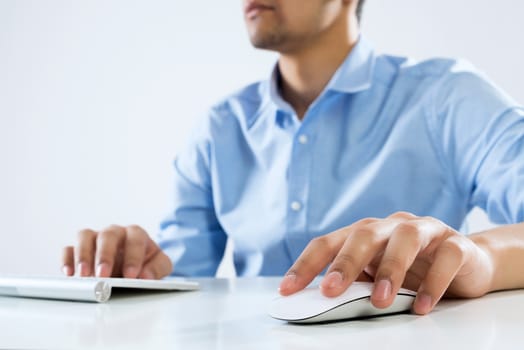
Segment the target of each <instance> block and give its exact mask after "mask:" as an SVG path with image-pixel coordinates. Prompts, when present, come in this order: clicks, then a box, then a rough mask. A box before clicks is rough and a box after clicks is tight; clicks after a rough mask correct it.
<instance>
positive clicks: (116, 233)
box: [62, 225, 173, 279]
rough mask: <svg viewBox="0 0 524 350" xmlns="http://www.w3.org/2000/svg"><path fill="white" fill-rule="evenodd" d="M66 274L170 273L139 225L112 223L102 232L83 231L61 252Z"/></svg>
mask: <svg viewBox="0 0 524 350" xmlns="http://www.w3.org/2000/svg"><path fill="white" fill-rule="evenodd" d="M63 254H64V255H63V268H62V269H63V271H64V274H66V275H67V276H73V275H75V272H76V275H77V276H82V277H86V276H97V277H125V278H144V279H160V278H162V277H164V276H167V275H169V274H170V273H171V271H172V269H173V264H172V263H171V260H170V259H169V257H168V256H167V255H166V254H164V253H163V252H162V250H161V249H160V247H159V246H158V245H157V244H156V243H155V242H154V241H153V240H152V239H151V238H150V237H149V235H148V234H147V232H146V231H144V229H142V228H141V227H139V226H136V225H131V226H127V227H122V226H116V225H112V226H110V227H108V228H107V229H105V230H102V231H98V232H97V231H93V230H90V229H86V230H82V231H80V232H79V234H78V243H77V246H76V247H73V246H68V247H65V248H64V253H63Z"/></svg>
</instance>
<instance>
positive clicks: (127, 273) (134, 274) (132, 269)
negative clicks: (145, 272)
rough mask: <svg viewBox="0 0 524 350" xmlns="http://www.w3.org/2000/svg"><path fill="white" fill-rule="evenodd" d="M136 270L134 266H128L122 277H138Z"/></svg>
mask: <svg viewBox="0 0 524 350" xmlns="http://www.w3.org/2000/svg"><path fill="white" fill-rule="evenodd" d="M138 272H139V271H138V269H137V268H136V267H134V266H128V267H126V269H125V270H124V277H126V278H137V276H138Z"/></svg>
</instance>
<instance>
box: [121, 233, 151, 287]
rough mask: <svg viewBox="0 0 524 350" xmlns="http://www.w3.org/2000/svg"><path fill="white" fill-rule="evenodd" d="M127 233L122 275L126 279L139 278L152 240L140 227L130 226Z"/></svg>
mask: <svg viewBox="0 0 524 350" xmlns="http://www.w3.org/2000/svg"><path fill="white" fill-rule="evenodd" d="M126 232H127V234H126V238H125V248H124V261H123V265H122V275H123V276H124V277H126V278H137V277H138V274H139V273H140V270H141V269H142V266H143V265H144V262H145V260H146V248H147V245H148V242H149V240H150V238H149V236H148V234H147V232H146V231H144V230H143V229H142V228H141V227H139V226H135V225H132V226H128V227H127V228H126Z"/></svg>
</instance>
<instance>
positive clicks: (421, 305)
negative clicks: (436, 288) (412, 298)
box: [416, 293, 433, 314]
mask: <svg viewBox="0 0 524 350" xmlns="http://www.w3.org/2000/svg"><path fill="white" fill-rule="evenodd" d="M431 305H433V300H432V299H431V296H430V295H428V294H425V293H422V294H418V295H417V300H416V312H417V313H419V314H427V313H429V312H430V311H431Z"/></svg>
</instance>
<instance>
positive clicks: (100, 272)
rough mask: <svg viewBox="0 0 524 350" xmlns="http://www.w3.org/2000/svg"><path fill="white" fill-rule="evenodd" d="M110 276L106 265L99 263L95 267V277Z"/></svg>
mask: <svg viewBox="0 0 524 350" xmlns="http://www.w3.org/2000/svg"><path fill="white" fill-rule="evenodd" d="M110 275H111V271H109V265H108V264H107V263H100V264H98V266H97V267H96V276H97V277H108V276H110Z"/></svg>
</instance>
